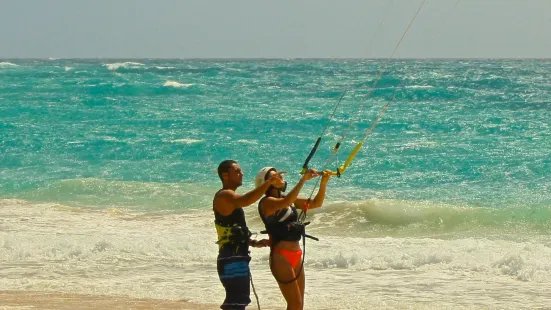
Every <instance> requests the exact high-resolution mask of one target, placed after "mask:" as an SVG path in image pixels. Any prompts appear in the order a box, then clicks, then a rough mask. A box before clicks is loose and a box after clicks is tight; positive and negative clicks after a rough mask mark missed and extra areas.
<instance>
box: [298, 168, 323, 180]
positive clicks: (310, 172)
mask: <svg viewBox="0 0 551 310" xmlns="http://www.w3.org/2000/svg"><path fill="white" fill-rule="evenodd" d="M320 175H321V174H320V173H319V172H318V171H317V170H316V169H308V171H306V173H305V174H304V175H303V176H302V179H303V180H304V181H308V180H311V179H313V178H315V177H317V176H320Z"/></svg>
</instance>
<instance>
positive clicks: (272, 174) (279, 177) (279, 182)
mask: <svg viewBox="0 0 551 310" xmlns="http://www.w3.org/2000/svg"><path fill="white" fill-rule="evenodd" d="M269 173H270V178H276V179H277V182H275V183H274V185H273V186H274V187H275V188H283V186H285V180H284V179H283V176H282V175H281V174H278V173H277V172H275V171H273V170H272V171H270V172H269Z"/></svg>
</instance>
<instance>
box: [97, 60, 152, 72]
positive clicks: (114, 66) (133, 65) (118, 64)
mask: <svg viewBox="0 0 551 310" xmlns="http://www.w3.org/2000/svg"><path fill="white" fill-rule="evenodd" d="M104 66H106V67H107V69H108V70H110V71H115V70H117V69H119V68H141V67H143V66H144V64H142V63H139V62H130V61H127V62H116V63H112V64H104Z"/></svg>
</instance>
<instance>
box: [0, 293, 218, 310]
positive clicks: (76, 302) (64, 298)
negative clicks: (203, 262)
mask: <svg viewBox="0 0 551 310" xmlns="http://www.w3.org/2000/svg"><path fill="white" fill-rule="evenodd" d="M29 308H31V309H33V308H37V309H48V310H49V309H52V310H53V309H59V310H63V309H67V310H68V309H183V310H199V309H218V308H219V306H218V305H215V304H207V303H206V304H198V303H193V302H190V301H187V300H162V299H150V298H133V297H130V296H105V295H88V294H76V293H64V292H38V291H0V309H29Z"/></svg>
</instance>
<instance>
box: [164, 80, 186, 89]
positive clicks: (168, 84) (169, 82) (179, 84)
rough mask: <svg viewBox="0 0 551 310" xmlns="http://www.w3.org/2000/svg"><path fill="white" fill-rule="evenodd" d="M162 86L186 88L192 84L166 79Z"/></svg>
mask: <svg viewBox="0 0 551 310" xmlns="http://www.w3.org/2000/svg"><path fill="white" fill-rule="evenodd" d="M163 86H165V87H174V88H188V87H190V86H193V84H184V83H180V82H176V81H170V80H169V81H166V82H165V83H164V84H163Z"/></svg>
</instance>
